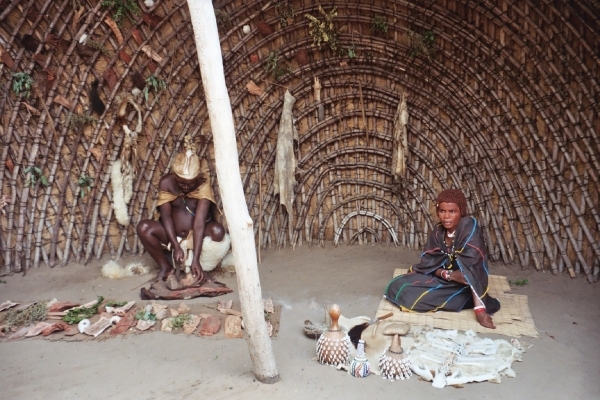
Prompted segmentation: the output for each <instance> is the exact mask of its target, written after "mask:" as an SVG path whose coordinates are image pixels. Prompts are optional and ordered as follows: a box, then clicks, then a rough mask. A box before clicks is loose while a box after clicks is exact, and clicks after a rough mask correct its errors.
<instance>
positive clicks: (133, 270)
mask: <svg viewBox="0 0 600 400" xmlns="http://www.w3.org/2000/svg"><path fill="white" fill-rule="evenodd" d="M149 272H150V268H148V267H147V266H145V265H144V264H142V263H139V262H132V263H129V264H127V265H126V266H125V267H121V266H120V265H119V264H117V263H116V262H114V261H112V260H110V261H109V262H107V263H106V264H104V265H103V266H102V270H101V274H102V276H103V277H105V278H109V279H121V278H128V277H130V276H135V275H146V274H147V273H149Z"/></svg>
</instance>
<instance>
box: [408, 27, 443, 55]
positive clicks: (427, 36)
mask: <svg viewBox="0 0 600 400" xmlns="http://www.w3.org/2000/svg"><path fill="white" fill-rule="evenodd" d="M408 38H409V39H410V50H409V51H410V52H409V54H410V58H411V59H414V58H415V57H418V56H424V57H426V58H427V59H428V60H429V61H434V60H435V54H436V52H437V46H436V45H435V34H434V33H433V31H425V32H424V33H423V34H422V35H419V34H418V33H416V32H413V31H411V30H409V31H408Z"/></svg>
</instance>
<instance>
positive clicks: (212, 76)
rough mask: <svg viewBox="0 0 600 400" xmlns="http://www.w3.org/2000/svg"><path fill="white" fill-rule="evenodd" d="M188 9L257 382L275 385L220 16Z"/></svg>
mask: <svg viewBox="0 0 600 400" xmlns="http://www.w3.org/2000/svg"><path fill="white" fill-rule="evenodd" d="M188 6H189V11H190V16H191V20H192V27H193V29H194V39H195V41H196V49H197V52H198V61H199V63H200V73H201V74H202V84H203V86H204V92H205V94H206V104H207V107H208V115H209V118H210V125H211V129H212V135H213V142H214V146H215V162H216V168H217V179H218V182H219V192H220V194H221V198H222V199H223V209H224V211H225V217H226V218H227V224H228V227H229V234H230V236H231V245H232V248H233V258H234V260H235V271H236V275H237V282H238V288H239V296H240V303H241V306H242V315H243V318H244V328H245V329H246V332H247V334H248V350H249V352H250V358H251V359H252V365H253V366H254V374H255V375H256V379H258V380H259V381H260V382H263V383H275V382H277V381H278V380H279V373H278V372H277V367H276V365H275V356H274V355H273V349H272V347H271V338H270V337H269V334H268V332H267V326H266V324H265V319H264V306H263V299H262V293H261V287H260V279H259V276H258V266H257V264H256V247H255V243H254V229H253V222H252V218H250V214H249V213H248V206H247V204H246V199H245V197H244V189H243V187H242V178H241V175H240V167H239V163H238V151H237V144H236V139H235V128H234V126H233V115H232V113H231V104H230V101H229V94H228V93H227V87H226V85H225V75H224V73H223V61H222V58H221V46H220V44H219V33H218V30H217V20H216V18H215V11H214V8H213V5H212V1H210V0H188Z"/></svg>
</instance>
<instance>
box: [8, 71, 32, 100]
mask: <svg viewBox="0 0 600 400" xmlns="http://www.w3.org/2000/svg"><path fill="white" fill-rule="evenodd" d="M32 86H33V79H31V76H30V75H29V74H28V73H26V72H16V73H14V74H13V82H12V90H13V92H15V94H16V95H19V94H21V93H22V94H23V95H24V96H25V97H27V98H29V96H30V94H31V87H32Z"/></svg>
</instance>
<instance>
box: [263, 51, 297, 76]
mask: <svg viewBox="0 0 600 400" xmlns="http://www.w3.org/2000/svg"><path fill="white" fill-rule="evenodd" d="M290 71H291V68H290V67H289V65H286V64H285V63H281V62H280V61H279V52H278V51H272V52H270V53H269V56H268V57H267V60H266V61H265V73H266V74H270V75H271V76H272V77H273V78H275V80H279V78H281V77H282V76H283V75H285V74H287V73H288V72H290Z"/></svg>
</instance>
